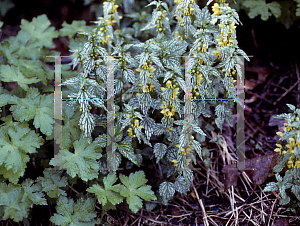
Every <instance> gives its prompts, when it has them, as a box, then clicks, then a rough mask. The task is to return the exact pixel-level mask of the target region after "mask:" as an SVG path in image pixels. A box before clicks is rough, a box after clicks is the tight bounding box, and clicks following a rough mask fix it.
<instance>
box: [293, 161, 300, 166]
mask: <svg viewBox="0 0 300 226" xmlns="http://www.w3.org/2000/svg"><path fill="white" fill-rule="evenodd" d="M299 167H300V160H299V159H298V160H297V161H296V162H295V165H294V168H299Z"/></svg>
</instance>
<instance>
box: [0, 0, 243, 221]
mask: <svg viewBox="0 0 300 226" xmlns="http://www.w3.org/2000/svg"><path fill="white" fill-rule="evenodd" d="M86 2H87V1H86ZM169 2H170V1H169ZM124 4H125V3H124ZM170 5H171V7H170V8H172V12H170V10H169V7H168V4H167V3H166V2H162V1H152V2H151V3H150V4H149V5H148V6H147V7H150V6H153V7H154V10H153V13H152V16H151V17H150V21H148V23H147V24H146V25H145V26H143V28H142V31H146V30H150V31H151V32H149V34H151V33H155V32H156V33H155V34H156V36H155V37H153V38H150V39H148V40H146V41H145V42H141V41H140V40H139V39H136V38H133V36H134V34H140V35H141V36H142V35H143V32H142V33H137V32H136V31H135V30H128V28H126V26H125V27H120V25H121V23H120V21H119V20H120V19H122V18H124V17H125V15H123V16H119V15H118V13H117V9H118V5H117V3H116V2H115V1H113V0H112V1H107V2H105V3H104V4H103V6H104V8H103V16H102V17H99V18H98V20H97V21H95V24H96V25H94V26H91V27H86V26H85V23H84V22H73V23H72V24H71V25H70V24H67V23H64V24H63V28H62V29H61V30H60V31H55V30H54V28H53V27H51V26H50V22H49V20H48V19H47V17H46V16H45V15H42V16H39V17H37V18H34V19H33V20H32V22H28V21H26V20H22V23H21V31H19V33H18V35H17V36H16V37H10V38H9V39H8V40H5V41H3V42H2V43H1V46H0V55H1V58H0V61H1V66H0V80H1V86H0V90H1V94H0V107H3V111H2V116H3V117H2V118H1V121H3V123H2V124H1V127H0V135H1V136H0V153H1V156H0V174H1V175H2V176H3V178H2V182H1V187H0V188H1V194H0V216H2V219H3V220H7V219H13V220H14V221H16V222H19V221H21V220H24V219H27V218H28V219H31V215H30V209H31V208H32V205H33V204H35V205H46V204H47V202H48V203H51V204H52V203H56V210H57V213H55V214H54V215H53V216H52V217H51V218H50V221H51V222H53V223H55V224H56V225H72V224H82V225H85V224H86V225H94V224H95V222H96V221H95V220H94V218H95V217H96V215H95V209H94V207H95V200H96V199H97V200H98V203H99V204H101V207H102V209H103V210H109V209H115V208H116V205H118V204H120V203H121V202H123V201H125V200H126V202H127V204H128V206H129V209H130V210H132V211H133V212H137V211H138V210H139V209H140V208H141V207H142V205H143V202H142V201H143V200H146V201H151V200H158V201H159V202H161V203H162V204H165V205H167V203H168V201H169V200H171V199H172V197H173V196H174V194H175V192H180V193H186V191H187V190H189V188H190V185H191V183H192V181H193V168H192V163H194V164H196V158H198V157H199V158H200V159H202V160H203V161H204V164H205V165H206V166H207V167H209V165H210V153H209V150H208V149H207V148H203V149H202V147H201V143H202V142H204V141H205V140H206V134H205V132H204V130H209V131H212V130H215V129H216V128H217V129H219V130H220V131H222V126H223V123H224V122H225V121H226V122H227V123H228V124H229V125H231V126H232V124H233V117H232V111H233V110H234V102H233V101H230V99H235V98H236V84H235V82H236V80H237V76H241V68H240V66H239V64H238V63H237V56H238V55H242V56H243V57H244V58H246V59H247V60H249V59H248V57H247V55H246V54H245V52H244V51H242V50H241V49H240V48H239V47H238V43H237V40H236V30H235V28H236V25H238V24H240V21H239V17H238V14H237V13H236V11H235V10H234V9H232V8H230V7H229V5H228V3H225V1H224V0H219V1H217V3H215V4H214V5H213V6H212V13H211V12H210V10H209V8H208V6H205V7H204V8H203V9H200V8H199V6H198V5H197V4H196V3H195V1H194V0H182V1H174V2H171V4H170ZM208 5H209V3H208ZM127 8H128V7H127ZM135 16H137V15H135ZM133 17H134V15H133V14H131V15H130V16H129V18H133ZM173 17H175V18H176V20H174V18H173ZM134 18H138V16H137V17H134ZM116 27H118V29H115V28H116ZM137 27H139V24H137V25H136V28H137ZM172 27H175V28H174V30H171V28H172ZM76 31H80V32H78V33H77V34H76V35H75V36H74V34H75V33H76ZM62 35H63V36H68V37H69V38H70V46H69V47H70V51H71V52H73V54H72V55H71V58H72V63H71V64H70V65H67V66H65V65H64V66H63V67H62V78H63V83H62V90H63V92H62V96H63V98H64V99H66V98H68V99H69V101H68V103H66V102H65V101H64V102H63V107H62V117H63V118H62V120H63V125H62V134H61V135H60V134H54V130H53V124H54V122H53V118H54V115H53V108H54V104H53V97H54V96H53V94H49V93H51V88H52V90H53V85H54V81H53V71H51V70H50V69H49V68H48V66H47V65H46V64H45V63H44V62H49V58H48V59H47V58H46V56H53V55H59V54H58V53H57V52H55V51H50V50H49V49H50V48H53V47H54V45H53V42H52V39H53V38H56V37H58V36H62ZM73 37H74V38H73ZM188 57H190V59H189V60H188V61H187V62H185V61H186V58H187V59H188ZM70 66H72V69H70V68H69V67H70ZM189 66H190V71H189V70H187V68H189ZM185 67H186V71H185V70H184V69H185ZM112 70H113V72H114V76H113V79H114V80H113V82H111V81H112V80H109V79H108V77H109V76H110V78H111V74H110V72H111V71H112ZM11 83H13V84H14V88H13V89H11V88H9V87H10V85H11ZM41 83H42V84H41ZM3 85H4V87H2V86H3ZM112 96H113V97H114V101H115V103H110V102H109V101H108V100H110V99H111V98H112ZM219 98H222V99H228V101H218V99H219ZM199 99H202V101H199ZM188 102H190V105H187V103H188ZM112 109H113V110H112ZM187 109H190V112H189V113H188V114H189V115H190V116H189V118H187V117H186V114H187ZM95 112H98V113H95ZM200 116H201V117H200ZM204 117H205V118H210V119H209V120H204V119H203V118H204ZM112 120H113V121H114V127H109V122H111V121H112ZM187 120H188V121H187ZM111 134H113V135H114V138H113V139H114V140H112V136H111ZM54 138H56V143H57V144H58V145H59V147H60V152H59V154H57V155H55V156H54V158H52V157H49V154H48V153H47V149H46V147H47V145H49V144H51V142H53V139H54ZM108 147H111V148H112V152H109V151H107V150H108ZM45 156H47V157H45ZM50 158H51V159H50ZM147 158H148V159H153V158H156V163H157V164H159V166H160V169H161V173H162V175H163V179H162V180H159V181H158V182H157V184H153V185H152V186H150V185H146V183H147V181H148V180H147V179H145V177H146V174H145V173H146V172H147V171H149V169H150V166H148V165H146V164H145V160H146V159H147ZM27 164H28V165H29V164H30V165H32V166H31V167H35V169H36V170H37V169H43V172H39V176H38V177H37V178H32V179H30V178H24V175H25V172H26V170H27V169H28V166H27ZM51 166H57V167H60V170H57V169H53V168H51ZM120 166H126V170H129V169H134V170H135V169H136V168H140V170H139V171H136V172H135V173H130V174H129V176H125V175H123V174H119V173H118V168H119V167H120ZM133 167H135V168H133ZM61 169H63V170H66V171H63V170H61ZM42 174H43V176H41V175H42ZM156 175H158V174H156ZM78 180H80V183H83V184H85V185H86V186H85V187H86V188H85V189H84V190H82V188H80V189H81V190H79V191H76V190H75V189H74V188H73V186H76V184H77V182H78ZM118 180H120V182H117V181H118ZM19 181H22V183H21V184H19ZM7 182H8V185H7ZM69 188H70V189H71V191H73V190H75V191H76V193H77V195H76V196H77V201H76V202H75V201H74V198H75V197H70V194H68V192H69ZM152 188H155V189H156V193H154V192H153V191H152V190H151V189H152ZM85 192H87V193H86V195H83V193H85ZM12 197H18V198H17V199H13V200H11V199H12ZM151 208H153V206H152V207H151ZM148 209H149V208H148ZM82 210H84V211H83V212H82ZM100 221H101V220H100ZM97 222H98V221H97Z"/></svg>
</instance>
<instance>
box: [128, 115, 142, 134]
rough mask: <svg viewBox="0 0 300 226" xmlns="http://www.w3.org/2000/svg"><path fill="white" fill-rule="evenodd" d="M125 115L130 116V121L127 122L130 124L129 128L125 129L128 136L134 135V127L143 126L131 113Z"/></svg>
mask: <svg viewBox="0 0 300 226" xmlns="http://www.w3.org/2000/svg"><path fill="white" fill-rule="evenodd" d="M127 117H128V118H130V117H131V123H129V125H130V126H131V128H129V129H128V130H127V132H128V135H129V136H130V137H136V136H135V134H134V129H135V128H136V127H140V128H143V126H142V125H139V120H138V119H134V118H132V115H131V114H127Z"/></svg>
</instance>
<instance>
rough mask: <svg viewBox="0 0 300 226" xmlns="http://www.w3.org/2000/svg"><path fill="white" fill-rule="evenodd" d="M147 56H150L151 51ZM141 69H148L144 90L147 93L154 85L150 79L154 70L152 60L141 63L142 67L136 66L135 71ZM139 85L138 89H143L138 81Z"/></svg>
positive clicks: (138, 94)
mask: <svg viewBox="0 0 300 226" xmlns="http://www.w3.org/2000/svg"><path fill="white" fill-rule="evenodd" d="M149 57H151V53H150V54H149ZM142 70H148V71H149V77H150V78H148V81H147V85H146V87H145V92H146V93H149V92H152V91H153V88H154V87H155V86H154V84H153V82H152V81H151V80H150V79H151V78H152V77H153V72H154V71H155V68H154V67H153V65H152V61H151V60H147V61H146V62H145V63H144V64H143V65H142V68H137V69H136V71H138V72H141V71H142ZM138 85H139V86H140V91H141V92H142V91H143V85H142V82H141V81H140V82H139V84H138ZM140 95H141V94H140V93H137V96H140Z"/></svg>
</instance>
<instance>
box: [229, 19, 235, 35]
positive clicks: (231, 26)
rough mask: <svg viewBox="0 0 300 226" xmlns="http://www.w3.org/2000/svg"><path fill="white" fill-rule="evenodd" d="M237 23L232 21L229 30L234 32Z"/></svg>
mask: <svg viewBox="0 0 300 226" xmlns="http://www.w3.org/2000/svg"><path fill="white" fill-rule="evenodd" d="M234 25H235V23H234V22H231V24H229V30H230V31H229V32H230V33H233V29H235V28H236V26H234Z"/></svg>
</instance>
